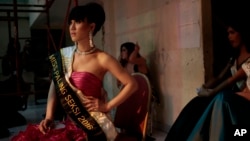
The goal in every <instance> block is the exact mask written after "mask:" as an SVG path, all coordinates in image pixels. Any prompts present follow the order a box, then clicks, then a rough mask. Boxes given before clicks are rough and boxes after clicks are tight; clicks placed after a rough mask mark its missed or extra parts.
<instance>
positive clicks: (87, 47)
mask: <svg viewBox="0 0 250 141" xmlns="http://www.w3.org/2000/svg"><path fill="white" fill-rule="evenodd" d="M76 47H77V49H78V50H79V51H81V52H85V51H88V50H90V49H91V47H90V45H89V42H78V43H77V45H76Z"/></svg>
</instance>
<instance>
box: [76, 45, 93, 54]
mask: <svg viewBox="0 0 250 141" xmlns="http://www.w3.org/2000/svg"><path fill="white" fill-rule="evenodd" d="M95 50H96V48H95V47H92V48H91V49H90V50H88V51H80V50H78V48H76V49H75V52H76V53H77V54H79V55H88V54H91V53H93V52H94V51H95Z"/></svg>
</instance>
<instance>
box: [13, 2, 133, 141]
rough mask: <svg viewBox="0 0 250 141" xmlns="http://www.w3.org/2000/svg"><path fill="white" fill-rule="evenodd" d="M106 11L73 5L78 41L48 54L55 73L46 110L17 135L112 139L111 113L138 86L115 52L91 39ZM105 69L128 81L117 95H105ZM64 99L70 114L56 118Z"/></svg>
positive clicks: (20, 138) (72, 28)
mask: <svg viewBox="0 0 250 141" xmlns="http://www.w3.org/2000/svg"><path fill="white" fill-rule="evenodd" d="M104 21H105V12H104V9H103V7H102V6H101V5H99V4H97V3H88V4H86V5H83V6H76V7H74V8H73V9H72V10H71V12H70V14H69V19H68V23H69V32H70V36H71V39H72V41H73V42H75V45H73V46H69V47H64V48H62V49H60V50H59V51H58V52H56V53H54V54H52V55H50V56H49V60H50V63H51V66H52V78H53V81H52V82H51V85H50V89H49V94H48V101H47V107H46V116H45V118H44V120H42V121H41V122H40V124H39V125H29V126H28V127H27V129H26V130H25V131H24V132H20V133H19V134H18V135H16V136H14V137H13V138H12V140H13V141H27V140H29V141H38V140H39V141H48V140H50V141H59V140H63V141H85V140H88V141H113V140H115V139H116V137H117V131H116V128H115V127H114V125H113V122H112V120H111V119H110V117H109V115H108V113H109V111H110V110H112V109H113V108H115V107H117V106H118V105H120V104H121V103H122V102H123V101H125V100H126V99H127V98H128V97H129V96H130V95H131V94H132V93H133V92H135V91H136V90H137V83H136V81H135V79H134V78H133V77H132V76H131V75H129V73H128V72H127V71H125V70H124V69H123V68H122V67H121V66H120V64H119V62H118V61H117V60H116V59H115V58H114V57H112V56H111V55H109V54H107V53H105V52H103V51H102V50H100V49H98V48H97V47H96V46H95V45H94V44H93V40H92V38H93V36H94V35H96V33H97V32H98V31H99V30H100V29H101V27H102V26H103V24H104ZM107 72H110V73H111V74H113V75H114V76H115V77H116V78H117V79H118V80H119V81H121V83H122V84H123V85H124V89H122V90H121V91H120V92H119V93H118V94H117V95H116V96H115V97H113V98H112V99H110V100H109V101H105V97H104V96H103V95H102V89H103V79H104V76H105V74H106V73H107ZM57 102H60V103H61V105H62V107H63V109H64V111H65V113H66V114H67V117H66V120H65V121H64V122H63V123H60V124H54V117H55V115H54V112H55V108H56V104H57Z"/></svg>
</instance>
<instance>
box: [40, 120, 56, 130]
mask: <svg viewBox="0 0 250 141" xmlns="http://www.w3.org/2000/svg"><path fill="white" fill-rule="evenodd" d="M53 127H54V121H53V120H51V119H44V120H42V121H41V122H40V124H39V130H40V131H41V132H42V133H43V134H46V133H48V132H49V131H50V129H51V128H53Z"/></svg>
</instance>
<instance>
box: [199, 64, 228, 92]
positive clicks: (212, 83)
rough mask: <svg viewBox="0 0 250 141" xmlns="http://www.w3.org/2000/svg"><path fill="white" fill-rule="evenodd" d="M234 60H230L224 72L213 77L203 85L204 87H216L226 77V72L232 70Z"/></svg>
mask: <svg viewBox="0 0 250 141" xmlns="http://www.w3.org/2000/svg"><path fill="white" fill-rule="evenodd" d="M232 65H233V64H232V61H231V60H230V61H229V62H228V63H227V65H226V67H225V68H224V69H223V70H222V72H221V73H220V74H219V75H218V76H217V77H215V78H212V79H211V80H209V81H208V82H207V83H205V84H204V85H203V86H204V88H210V89H212V88H214V87H215V86H216V85H218V84H219V83H220V82H221V81H222V80H223V79H225V76H226V73H227V72H228V71H229V70H230V68H231V66H232Z"/></svg>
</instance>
